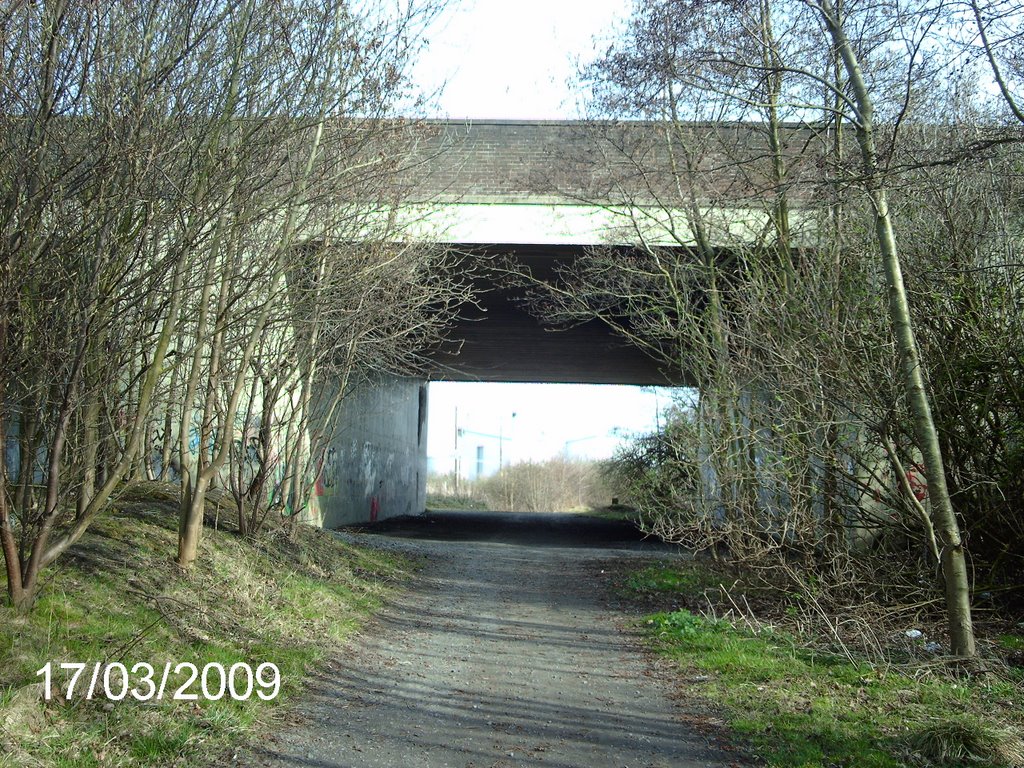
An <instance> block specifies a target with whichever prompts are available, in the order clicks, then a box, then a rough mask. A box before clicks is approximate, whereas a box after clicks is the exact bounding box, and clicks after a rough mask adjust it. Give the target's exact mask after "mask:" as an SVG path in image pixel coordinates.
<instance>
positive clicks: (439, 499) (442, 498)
mask: <svg viewBox="0 0 1024 768" xmlns="http://www.w3.org/2000/svg"><path fill="white" fill-rule="evenodd" d="M427 509H428V510H431V509H433V510H441V509H452V510H458V511H468V512H487V511H488V509H489V507H488V506H487V502H486V501H485V500H484V499H480V498H477V497H476V496H468V495H463V494H442V493H428V494H427Z"/></svg>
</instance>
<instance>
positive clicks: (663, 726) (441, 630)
mask: <svg viewBox="0 0 1024 768" xmlns="http://www.w3.org/2000/svg"><path fill="white" fill-rule="evenodd" d="M357 536H358V538H359V540H360V541H361V543H367V544H371V545H372V544H374V543H380V544H382V545H384V546H390V547H400V548H406V549H409V550H410V551H414V552H418V553H422V554H426V555H428V557H429V558H430V562H429V564H428V565H427V567H426V568H425V569H424V570H423V572H422V573H421V574H420V575H419V577H418V578H417V579H416V582H415V583H414V584H413V585H412V588H411V589H410V591H408V592H407V593H405V594H404V595H403V596H402V598H401V599H400V600H398V601H397V602H396V603H394V604H393V605H391V606H390V607H389V608H388V609H387V610H386V611H385V612H384V613H383V614H382V615H381V616H380V618H379V619H378V620H377V621H375V622H374V623H373V624H372V625H371V626H370V627H369V628H368V629H367V630H366V631H365V632H364V633H363V635H361V636H360V637H359V638H358V639H357V640H356V642H355V643H353V645H352V646H351V647H350V648H349V649H348V650H347V651H346V652H345V653H344V655H343V656H342V657H341V658H340V659H339V660H338V662H336V663H335V664H334V665H333V666H332V668H329V669H325V670H324V671H323V672H322V674H320V675H319V676H318V677H317V678H316V680H315V682H314V683H313V685H312V690H311V692H310V694H311V695H310V696H309V698H308V700H307V701H306V702H305V703H304V704H303V706H302V707H301V708H300V711H299V713H298V722H296V723H295V724H294V726H293V727H290V728H288V729H285V730H282V731H281V732H279V733H277V734H276V735H274V736H273V737H272V738H270V739H269V740H267V742H266V743H265V744H264V745H263V746H262V747H261V748H260V750H259V751H258V752H256V753H255V754H242V755H239V756H238V763H236V764H242V765H257V766H274V767H275V768H277V767H280V766H322V767H326V766H332V767H334V766H346V767H351V768H360V767H363V766H365V767H366V768H415V767H417V766H430V767H431V768H435V767H440V766H452V768H494V767H497V766H503V767H507V766H520V765H543V766H560V767H565V768H568V767H569V766H587V767H588V768H603V767H604V766H614V767H615V768H623V766H628V767H629V768H640V767H641V766H646V767H653V766H657V767H658V768H662V767H665V768H667V767H668V766H673V767H679V768H683V767H688V766H727V765H730V764H731V763H730V759H729V758H728V757H727V756H726V754H725V753H723V752H719V751H717V750H715V749H714V747H713V746H710V745H709V744H708V740H707V738H706V737H705V736H702V735H701V734H699V733H696V732H694V731H693V730H691V729H688V728H687V726H686V725H685V724H684V723H683V721H682V719H681V717H680V715H681V712H680V711H679V710H678V709H677V707H676V705H675V704H673V702H672V701H671V700H670V699H669V698H668V696H667V690H666V689H665V688H664V687H662V685H660V684H659V683H658V682H657V681H656V680H654V679H653V678H652V677H650V676H649V672H650V670H649V668H648V663H647V662H646V661H645V659H644V658H643V657H642V656H641V655H640V654H638V653H637V651H636V648H635V644H634V642H633V640H632V639H631V638H629V637H628V635H626V634H624V633H623V632H622V631H621V630H620V628H619V627H618V626H617V622H618V621H620V620H621V616H617V615H616V614H615V613H614V612H612V611H610V610H609V609H608V608H607V607H606V601H605V600H604V595H603V593H604V591H605V590H604V585H603V583H602V581H601V568H602V565H606V564H607V563H608V562H609V560H613V559H620V558H637V557H651V556H652V555H656V554H657V552H656V550H655V549H654V548H652V547H651V546H650V545H646V544H644V543H640V542H637V541H636V537H635V536H634V535H633V534H632V533H631V532H630V531H629V530H628V529H627V528H624V527H621V526H618V525H615V524H607V523H602V522H601V521H594V520H593V519H580V518H573V517H568V516H558V517H557V518H556V517H551V516H515V517H514V518H513V517H504V518H495V517H493V516H487V515H472V514H455V515H437V516H434V517H433V518H427V519H424V520H422V521H417V522H402V523H400V524H398V525H397V526H396V525H392V526H390V531H388V532H387V533H386V534H385V535H381V534H378V533H375V534H373V535H368V534H357Z"/></svg>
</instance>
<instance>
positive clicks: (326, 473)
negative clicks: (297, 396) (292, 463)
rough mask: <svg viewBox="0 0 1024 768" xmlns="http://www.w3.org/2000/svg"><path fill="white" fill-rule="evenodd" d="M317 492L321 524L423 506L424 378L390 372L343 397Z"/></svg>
mask: <svg viewBox="0 0 1024 768" xmlns="http://www.w3.org/2000/svg"><path fill="white" fill-rule="evenodd" d="M342 409H343V410H342V412H341V414H340V418H339V423H338V428H337V431H336V436H335V438H334V440H333V441H332V442H331V443H330V445H329V446H328V447H327V450H326V452H325V454H324V459H323V461H324V464H323V469H322V471H321V474H320V479H319V481H318V483H317V487H316V490H315V493H316V495H317V505H318V507H319V510H320V514H321V516H322V520H323V527H325V528H335V527H337V526H339V525H345V524H348V523H360V522H367V521H370V520H376V519H383V518H386V517H395V516H397V515H418V514H422V512H423V511H424V509H425V508H426V488H427V383H426V382H425V381H421V380H418V379H410V378H399V377H394V376H389V377H384V378H382V379H378V380H377V381H376V382H374V383H373V384H371V385H367V386H365V387H363V388H361V389H360V390H358V391H356V392H354V393H352V394H351V395H349V396H348V397H346V398H345V400H344V402H343V403H342Z"/></svg>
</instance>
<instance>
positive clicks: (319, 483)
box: [313, 453, 325, 496]
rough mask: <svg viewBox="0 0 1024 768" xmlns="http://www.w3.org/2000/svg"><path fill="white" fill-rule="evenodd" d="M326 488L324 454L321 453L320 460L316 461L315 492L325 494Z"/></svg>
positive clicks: (318, 494)
mask: <svg viewBox="0 0 1024 768" xmlns="http://www.w3.org/2000/svg"><path fill="white" fill-rule="evenodd" d="M324 492H325V488H324V454H322V453H321V454H320V460H319V461H317V463H316V483H315V484H314V486H313V493H315V494H316V495H317V496H323V495H324Z"/></svg>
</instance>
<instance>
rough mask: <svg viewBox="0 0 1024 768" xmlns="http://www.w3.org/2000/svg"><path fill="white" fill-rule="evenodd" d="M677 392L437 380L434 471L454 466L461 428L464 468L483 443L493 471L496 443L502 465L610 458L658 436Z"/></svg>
mask: <svg viewBox="0 0 1024 768" xmlns="http://www.w3.org/2000/svg"><path fill="white" fill-rule="evenodd" d="M672 392H673V390H671V389H668V388H653V387H630V386H614V385H608V384H473V383H455V382H433V383H431V385H430V391H429V393H428V400H427V402H428V410H427V414H428V424H427V454H428V456H429V457H430V460H431V469H432V470H433V471H436V472H440V473H442V474H443V473H446V472H448V471H450V470H451V469H452V466H453V464H454V458H455V450H456V445H455V430H456V428H458V429H460V430H461V434H460V436H459V454H460V456H461V457H462V461H463V463H464V465H465V464H466V462H469V461H470V460H471V459H472V456H473V454H474V452H475V449H476V447H477V446H484V447H485V449H486V454H487V457H488V458H487V461H488V470H490V469H494V468H496V467H497V453H498V445H499V443H500V444H501V452H502V454H503V455H502V461H503V463H504V464H512V463H515V462H519V461H526V460H534V461H542V460H544V459H547V458H551V457H553V456H559V455H565V456H570V457H573V458H589V459H603V458H608V457H609V456H611V455H612V453H614V451H615V448H616V447H617V446H618V445H620V444H621V443H622V442H623V441H626V440H628V439H629V438H630V437H632V436H635V435H637V434H643V433H647V432H652V431H654V429H655V428H656V426H657V423H658V419H659V412H660V411H664V410H665V408H667V407H668V406H669V405H670V404H671V402H672Z"/></svg>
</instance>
